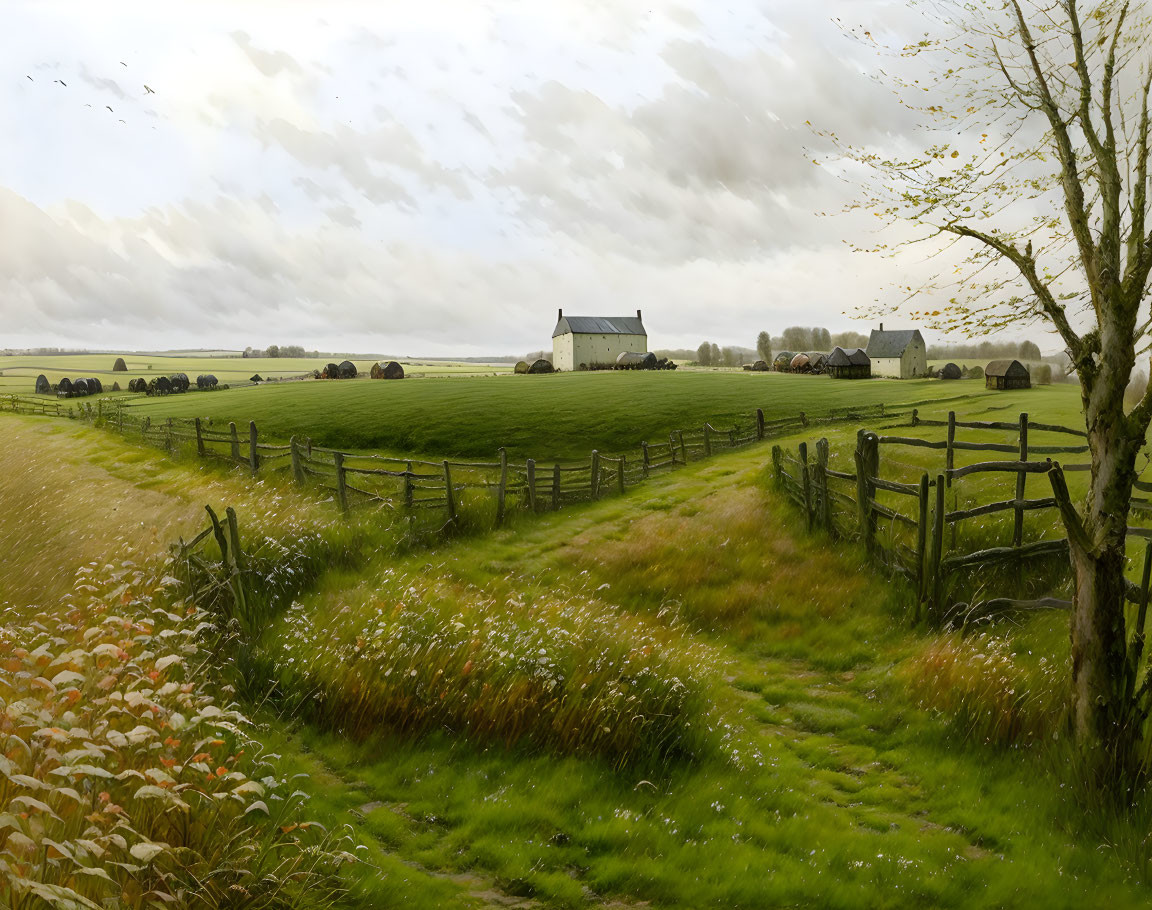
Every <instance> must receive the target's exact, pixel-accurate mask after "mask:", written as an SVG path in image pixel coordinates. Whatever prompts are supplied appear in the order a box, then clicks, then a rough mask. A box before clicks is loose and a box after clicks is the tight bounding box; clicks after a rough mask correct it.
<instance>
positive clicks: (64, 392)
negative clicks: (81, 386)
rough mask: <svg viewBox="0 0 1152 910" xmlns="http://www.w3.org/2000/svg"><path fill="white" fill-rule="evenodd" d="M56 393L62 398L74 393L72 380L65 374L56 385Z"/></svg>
mask: <svg viewBox="0 0 1152 910" xmlns="http://www.w3.org/2000/svg"><path fill="white" fill-rule="evenodd" d="M56 394H57V395H59V396H60V397H62V398H68V397H70V396H71V395H72V380H71V379H69V378H68V377H67V376H65V377H64V378H63V379H61V380H60V382H59V383H57V385H56Z"/></svg>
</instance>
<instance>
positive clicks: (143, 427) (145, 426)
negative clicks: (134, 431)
mask: <svg viewBox="0 0 1152 910" xmlns="http://www.w3.org/2000/svg"><path fill="white" fill-rule="evenodd" d="M150 429H152V418H151V417H145V418H144V420H143V421H142V422H141V423H140V435H141V436H145V435H147V433H148V431H149V430H150Z"/></svg>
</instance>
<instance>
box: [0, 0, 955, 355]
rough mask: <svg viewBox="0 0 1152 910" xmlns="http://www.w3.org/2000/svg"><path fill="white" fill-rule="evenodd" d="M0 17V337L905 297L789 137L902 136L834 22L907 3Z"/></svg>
mask: <svg viewBox="0 0 1152 910" xmlns="http://www.w3.org/2000/svg"><path fill="white" fill-rule="evenodd" d="M0 7H2V9H3V15H4V23H5V26H4V28H3V30H0V93H2V97H0V129H2V135H3V136H4V141H3V142H0V347H21V346H40V345H53V346H56V345H58V346H92V347H108V348H156V347H224V348H237V347H244V346H246V345H254V346H257V347H263V346H265V345H267V344H270V343H279V344H303V345H304V346H305V347H307V348H320V349H325V350H341V351H351V350H355V351H375V352H381V353H394V354H428V355H451V354H459V355H477V354H494V353H523V352H525V351H528V350H531V349H535V348H539V347H542V346H548V345H550V343H551V342H550V338H551V332H552V328H553V325H554V323H555V317H556V310H557V308H558V307H563V308H564V309H565V310H566V311H567V312H569V313H571V314H589V315H613V314H630V313H632V312H633V311H634V310H635V309H637V308H640V309H642V310H643V311H644V318H645V324H646V326H647V328H648V332H649V343H650V345H651V346H652V347H676V346H692V347H695V346H696V345H697V344H698V343H699V342H700V341H701V340H703V339H705V338H707V339H709V340H712V341H715V342H718V343H720V344H744V345H747V346H751V345H753V344H754V340H755V336H756V333H757V332H758V331H760V330H761V329H768V330H770V331H772V332H773V333H774V334H779V333H780V331H781V330H782V329H783V328H784V327H785V326H788V325H794V324H802V325H826V326H828V327H829V328H831V329H832V330H833V331H837V330H842V329H848V328H855V329H860V330H864V329H866V328H867V327H868V323H865V322H862V321H860V319H859V314H858V313H856V312H855V310H856V308H857V307H858V306H862V305H867V304H870V303H872V302H873V301H875V300H877V299H880V300H882V301H884V300H889V301H891V302H892V303H893V304H894V305H895V304H896V303H897V302H898V301H899V295H898V293H897V292H896V291H894V290H892V289H891V287H890V286H891V285H893V284H894V283H895V281H897V280H898V279H899V277H900V276H898V275H896V274H894V272H895V270H896V269H897V268H898V267H900V266H898V265H897V264H894V263H893V262H891V261H889V260H884V259H877V258H870V257H869V256H867V255H863V254H853V253H850V252H849V251H848V249H847V245H846V243H845V241H849V242H857V241H861V240H864V241H865V242H866V240H867V235H866V234H864V233H863V232H864V230H865V227H864V226H863V222H862V220H861V218H860V216H836V217H817V215H816V213H818V212H835V211H838V210H839V208H840V207H841V206H842V204H843V203H844V202H845V201H847V199H848V198H849V197H850V190H849V189H848V188H847V187H845V186H844V185H843V184H842V183H841V182H839V181H836V180H835V179H833V178H832V177H831V176H830V175H829V173H828V171H827V170H826V169H824V168H821V167H816V166H814V165H813V163H812V158H813V150H812V146H813V145H814V144H815V139H814V136H813V134H812V132H811V129H810V128H809V127H808V126H806V125H805V124H806V121H811V122H812V123H813V124H815V125H817V126H825V127H830V128H833V129H836V130H837V131H838V132H839V133H841V134H842V135H845V136H849V137H852V138H853V139H854V140H855V141H857V142H861V143H874V144H878V145H888V144H891V143H898V142H900V141H903V140H904V138H905V137H906V136H907V135H908V134H909V131H910V130H911V125H910V124H909V123H907V122H906V121H905V119H904V118H903V116H902V115H901V113H900V110H899V109H898V108H897V107H896V106H895V104H894V103H893V101H892V99H891V97H890V95H888V93H887V92H886V91H885V90H884V89H881V88H879V87H877V86H876V85H875V84H874V83H873V82H871V81H870V80H869V79H868V78H866V76H865V72H866V70H867V69H868V68H871V67H874V66H875V65H876V63H877V61H876V60H875V59H872V58H870V57H869V55H868V54H867V53H866V52H865V51H864V50H862V49H860V48H858V47H857V46H855V45H853V44H852V43H851V42H849V41H848V40H847V39H845V38H844V37H843V35H842V34H841V32H840V30H839V28H838V27H837V26H836V24H835V22H834V21H833V20H834V19H835V18H837V17H839V18H842V19H844V20H845V21H850V22H854V23H855V22H859V23H862V24H864V25H866V26H868V27H870V28H871V29H872V30H873V31H874V32H876V33H880V32H881V31H883V30H884V29H886V28H896V29H901V28H905V27H907V23H906V22H905V21H901V18H900V17H906V16H907V12H906V7H905V4H904V3H903V2H887V0H808V2H799V0H760V2H752V0H742V2H739V3H732V4H726V3H716V2H714V0H713V2H708V0H677V2H673V3H662V2H659V0H644V2H631V0H548V2H539V0H524V2H504V0H492V2H488V3H480V2H477V0H460V2H454V0H424V2H415V3H413V2H399V0H396V2H386V0H374V2H364V3H342V2H338V0H337V2H329V3H324V4H320V3H303V2H299V3H298V2H287V0H277V2H271V0H269V2H247V3H241V2H226V3H210V2H199V3H195V4H193V3H184V4H166V3H154V2H153V3H147V4H124V3H91V2H75V3H64V2H55V3H54V2H42V3H36V4H30V3H5V2H3V0H0ZM903 267H904V268H910V269H915V268H916V267H917V266H916V264H915V263H906V264H905V265H904V266H903ZM891 322H892V324H894V325H897V324H902V323H901V320H900V319H899V318H898V317H893V318H892V319H891ZM929 340H930V341H931V340H933V339H932V338H930V339H929Z"/></svg>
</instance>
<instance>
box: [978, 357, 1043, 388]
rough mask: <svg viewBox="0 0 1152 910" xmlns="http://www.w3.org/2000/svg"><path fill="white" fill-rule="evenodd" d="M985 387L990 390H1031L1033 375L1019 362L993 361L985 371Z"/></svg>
mask: <svg viewBox="0 0 1152 910" xmlns="http://www.w3.org/2000/svg"><path fill="white" fill-rule="evenodd" d="M984 387H985V388H988V389H999V390H1003V389H1029V388H1031V387H1032V375H1031V374H1030V373H1029V372H1028V368H1027V367H1026V366H1024V364H1022V363H1021V362H1020V361H1019V360H993V361H992V362H991V363H990V364H988V366H987V367H985V369H984Z"/></svg>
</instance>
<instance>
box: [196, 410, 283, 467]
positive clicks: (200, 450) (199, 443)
mask: <svg viewBox="0 0 1152 910" xmlns="http://www.w3.org/2000/svg"><path fill="white" fill-rule="evenodd" d="M293 439H295V437H293ZM196 454H197V455H199V456H200V457H201V458H203V457H204V437H203V435H201V433H200V418H199V417H197V418H196ZM292 461H293V463H295V461H296V446H295V444H293V446H292Z"/></svg>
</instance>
